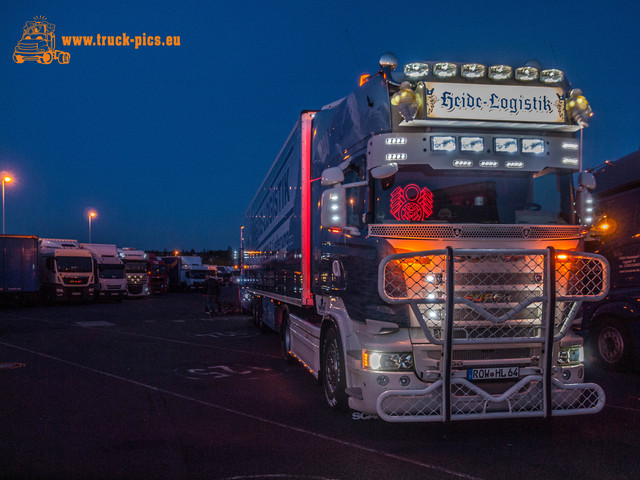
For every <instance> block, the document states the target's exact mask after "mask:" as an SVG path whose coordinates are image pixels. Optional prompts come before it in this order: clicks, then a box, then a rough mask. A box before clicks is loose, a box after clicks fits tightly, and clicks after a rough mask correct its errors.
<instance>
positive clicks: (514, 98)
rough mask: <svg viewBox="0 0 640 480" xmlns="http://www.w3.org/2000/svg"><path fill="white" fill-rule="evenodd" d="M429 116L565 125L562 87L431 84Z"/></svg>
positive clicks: (428, 105) (428, 97)
mask: <svg viewBox="0 0 640 480" xmlns="http://www.w3.org/2000/svg"><path fill="white" fill-rule="evenodd" d="M426 88H427V117H428V118H442V119H469V120H495V121H510V122H514V121H515V122H543V123H563V122H564V121H565V117H564V92H563V91H562V89H560V88H552V87H525V86H512V85H466V84H457V83H445V84H442V83H427V84H426Z"/></svg>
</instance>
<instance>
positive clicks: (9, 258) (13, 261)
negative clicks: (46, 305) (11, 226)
mask: <svg viewBox="0 0 640 480" xmlns="http://www.w3.org/2000/svg"><path fill="white" fill-rule="evenodd" d="M39 286H40V279H39V273H38V237H35V236H23V235H0V303H12V304H13V303H29V302H31V301H33V300H35V297H36V296H37V293H38V288H39Z"/></svg>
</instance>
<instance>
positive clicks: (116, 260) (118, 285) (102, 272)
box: [80, 243, 129, 300]
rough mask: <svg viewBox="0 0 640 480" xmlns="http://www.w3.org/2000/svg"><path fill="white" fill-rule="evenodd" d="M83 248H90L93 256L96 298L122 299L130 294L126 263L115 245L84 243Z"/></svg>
mask: <svg viewBox="0 0 640 480" xmlns="http://www.w3.org/2000/svg"><path fill="white" fill-rule="evenodd" d="M80 247H81V248H84V249H85V250H89V252H91V255H92V257H93V265H94V269H95V276H96V283H95V296H96V299H102V300H111V299H113V300H122V299H123V298H124V297H126V296H127V295H128V293H129V292H128V289H127V277H126V275H125V265H124V263H123V261H122V260H121V258H120V256H119V255H118V249H117V248H116V246H115V245H108V244H103V243H82V244H80Z"/></svg>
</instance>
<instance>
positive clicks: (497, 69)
mask: <svg viewBox="0 0 640 480" xmlns="http://www.w3.org/2000/svg"><path fill="white" fill-rule="evenodd" d="M512 74H513V68H511V67H510V66H508V65H493V66H492V67H489V78H490V79H491V80H507V79H508V78H511V75H512Z"/></svg>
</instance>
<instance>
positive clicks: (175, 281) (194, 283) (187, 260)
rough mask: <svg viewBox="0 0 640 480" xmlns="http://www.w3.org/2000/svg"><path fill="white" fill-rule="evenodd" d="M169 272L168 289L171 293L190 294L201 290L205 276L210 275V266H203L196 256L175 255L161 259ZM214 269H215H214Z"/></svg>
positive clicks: (200, 259)
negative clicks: (182, 292) (181, 292)
mask: <svg viewBox="0 0 640 480" xmlns="http://www.w3.org/2000/svg"><path fill="white" fill-rule="evenodd" d="M162 260H163V261H164V263H165V264H166V265H167V270H168V272H169V288H170V289H171V290H173V291H184V292H190V291H192V290H199V289H201V288H202V284H203V283H204V280H205V277H206V275H209V274H210V273H211V274H213V275H215V271H214V272H213V273H212V269H211V268H210V265H203V264H202V258H200V257H198V256H188V255H177V256H174V257H162ZM214 269H215V267H214Z"/></svg>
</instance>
